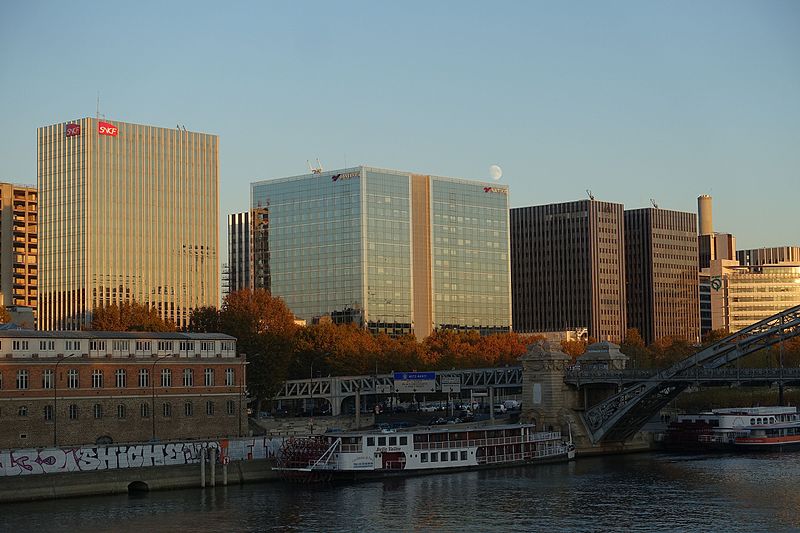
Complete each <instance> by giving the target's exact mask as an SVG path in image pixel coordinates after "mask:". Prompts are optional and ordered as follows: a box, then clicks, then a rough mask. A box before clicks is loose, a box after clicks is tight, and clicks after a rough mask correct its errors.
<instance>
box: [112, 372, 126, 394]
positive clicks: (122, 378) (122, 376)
mask: <svg viewBox="0 0 800 533" xmlns="http://www.w3.org/2000/svg"><path fill="white" fill-rule="evenodd" d="M114 376H115V377H116V381H117V388H118V389H124V388H125V387H127V386H128V373H127V372H125V369H124V368H118V369H117V371H116V372H115V373H114Z"/></svg>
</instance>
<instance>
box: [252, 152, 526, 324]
mask: <svg viewBox="0 0 800 533" xmlns="http://www.w3.org/2000/svg"><path fill="white" fill-rule="evenodd" d="M251 207H252V210H251V214H250V216H251V224H252V228H251V229H252V234H251V239H252V246H253V265H254V267H253V275H254V279H255V285H256V287H264V288H267V289H269V290H270V291H271V292H272V294H273V295H275V296H280V297H281V298H283V299H284V300H285V301H286V303H287V305H288V306H289V308H290V309H291V310H292V311H293V312H294V313H295V314H296V315H297V316H298V318H301V319H305V320H309V321H311V320H313V319H315V318H317V317H321V316H325V315H327V316H330V317H331V318H332V319H333V321H334V322H353V323H356V324H359V325H361V326H363V327H366V328H368V329H370V330H371V331H374V332H385V333H389V334H394V335H397V334H406V333H412V332H413V333H414V334H415V335H416V336H417V337H418V338H424V337H426V336H427V335H429V334H430V333H431V332H432V331H433V330H435V329H439V328H447V329H460V330H477V331H480V332H483V333H488V332H495V331H508V330H509V329H510V328H511V300H510V273H509V255H508V253H509V241H508V189H507V188H506V187H505V186H498V185H497V184H494V183H483V182H476V181H468V180H462V179H455V178H442V177H436V176H429V175H422V174H412V173H409V172H401V171H396V170H385V169H378V168H371V167H355V168H349V169H344V170H336V171H332V172H319V173H312V174H307V175H302V176H295V177H291V178H283V179H276V180H269V181H260V182H256V183H253V184H252V186H251Z"/></svg>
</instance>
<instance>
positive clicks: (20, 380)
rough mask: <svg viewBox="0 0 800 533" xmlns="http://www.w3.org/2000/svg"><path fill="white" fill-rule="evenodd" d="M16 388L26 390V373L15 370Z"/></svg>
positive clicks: (25, 371)
mask: <svg viewBox="0 0 800 533" xmlns="http://www.w3.org/2000/svg"><path fill="white" fill-rule="evenodd" d="M17 388H18V389H20V390H24V389H27V388H28V371H27V370H17Z"/></svg>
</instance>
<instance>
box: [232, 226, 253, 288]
mask: <svg viewBox="0 0 800 533" xmlns="http://www.w3.org/2000/svg"><path fill="white" fill-rule="evenodd" d="M251 262H252V254H251V251H250V213H249V212H248V211H245V212H243V213H234V214H232V215H228V290H229V291H230V292H236V291H238V290H241V289H252V288H253V287H254V284H253V276H252V273H251V272H252V271H251V267H252V265H251Z"/></svg>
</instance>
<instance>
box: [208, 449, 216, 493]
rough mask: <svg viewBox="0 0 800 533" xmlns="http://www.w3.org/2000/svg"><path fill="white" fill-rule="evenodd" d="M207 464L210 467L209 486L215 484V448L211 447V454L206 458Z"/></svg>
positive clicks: (214, 485)
mask: <svg viewBox="0 0 800 533" xmlns="http://www.w3.org/2000/svg"><path fill="white" fill-rule="evenodd" d="M208 466H209V468H211V486H212V487H216V486H217V449H216V448H211V454H210V457H209V458H208Z"/></svg>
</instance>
